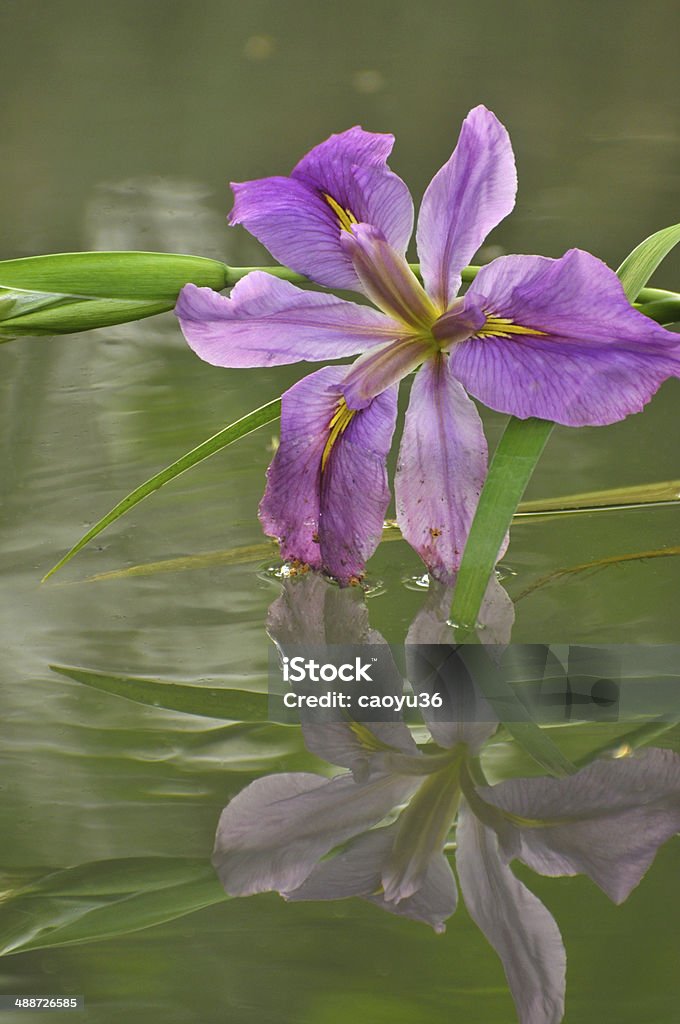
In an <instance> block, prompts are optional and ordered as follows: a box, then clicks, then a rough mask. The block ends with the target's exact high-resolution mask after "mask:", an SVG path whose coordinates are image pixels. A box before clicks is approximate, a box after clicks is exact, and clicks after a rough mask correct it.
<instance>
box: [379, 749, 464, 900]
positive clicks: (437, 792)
mask: <svg viewBox="0 0 680 1024" xmlns="http://www.w3.org/2000/svg"><path fill="white" fill-rule="evenodd" d="M459 769H460V764H459V760H457V759H454V760H452V762H451V764H450V765H449V766H448V767H447V768H442V769H440V770H439V771H437V772H435V773H433V774H432V775H429V776H428V777H427V778H426V779H425V781H424V782H422V783H421V785H420V788H419V789H418V792H417V793H416V795H415V796H414V797H413V799H412V800H411V802H410V803H409V805H408V807H407V808H406V809H405V810H403V811H402V812H401V814H400V816H399V819H398V822H397V824H398V830H397V832H396V836H395V840H394V845H393V847H392V849H391V851H390V855H389V858H388V859H387V861H386V863H385V865H384V867H383V872H382V887H383V892H384V898H385V901H386V902H387V903H400V902H401V900H404V899H408V898H409V897H411V896H413V895H414V894H415V893H416V892H418V890H419V889H420V888H421V886H422V884H423V880H424V878H425V875H426V874H427V871H428V869H429V867H430V864H431V863H432V860H433V858H434V857H436V856H438V855H439V854H441V851H442V849H443V848H444V843H445V841H446V837H447V835H448V834H449V830H450V828H451V826H452V825H453V822H454V820H455V817H456V812H457V810H458V804H459V802H460V788H459V781H458V779H459Z"/></svg>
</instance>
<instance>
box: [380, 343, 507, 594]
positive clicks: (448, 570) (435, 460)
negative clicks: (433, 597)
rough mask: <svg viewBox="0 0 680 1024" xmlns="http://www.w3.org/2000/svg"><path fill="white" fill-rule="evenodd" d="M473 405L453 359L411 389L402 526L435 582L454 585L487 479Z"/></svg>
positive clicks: (426, 372)
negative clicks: (455, 375)
mask: <svg viewBox="0 0 680 1024" xmlns="http://www.w3.org/2000/svg"><path fill="white" fill-rule="evenodd" d="M486 461H487V446H486V439H485V437H484V431H483V429H482V423H481V420H480V418H479V414H478V412H477V410H476V408H475V406H474V403H473V402H472V401H471V400H470V399H469V398H468V397H467V395H466V394H465V392H464V391H463V388H462V387H461V385H460V384H459V383H458V381H457V380H456V379H455V377H454V376H453V373H452V372H451V364H450V359H449V357H448V356H446V355H444V354H441V355H439V356H438V357H436V358H434V359H429V360H428V361H427V362H426V363H425V364H424V365H423V366H422V368H421V369H420V370H419V371H418V374H417V375H416V378H415V380H414V382H413V388H412V390H411V400H410V403H409V407H408V411H407V413H406V422H405V425H404V435H403V438H402V442H401V449H400V451H399V461H398V464H397V474H396V478H395V491H396V499H397V521H398V523H399V526H400V528H401V532H402V534H403V535H404V537H405V538H406V540H407V541H408V543H409V544H410V545H411V547H413V548H415V550H416V551H417V552H418V554H419V555H420V557H421V558H422V559H423V561H424V562H425V565H426V566H427V568H428V569H429V571H430V573H431V574H432V575H433V576H434V577H435V579H438V580H441V581H442V582H444V583H453V581H454V579H455V573H456V570H457V569H458V567H459V565H460V562H461V558H462V556H463V548H464V547H465V541H466V539H467V535H468V531H469V529H470V524H471V523H472V518H473V516H474V513H475V509H476V507H477V501H478V499H479V494H480V491H481V489H482V485H483V483H484V478H485V476H486Z"/></svg>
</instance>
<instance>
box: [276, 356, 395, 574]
mask: <svg viewBox="0 0 680 1024" xmlns="http://www.w3.org/2000/svg"><path fill="white" fill-rule="evenodd" d="M346 372H347V371H346V368H345V367H335V366H328V367H324V368H323V369H322V370H317V371H316V373H313V374H311V375H310V376H309V377H305V378H304V380H301V381H300V382H299V383H298V384H295V385H294V386H293V387H292V388H291V389H290V390H289V391H287V392H286V393H285V395H284V396H283V399H282V410H281V444H280V445H279V448H278V451H277V453H276V455H275V456H274V460H273V462H272V464H271V466H270V467H269V471H268V479H267V489H266V491H265V495H264V498H263V499H262V503H261V505H260V519H261V521H262V525H263V527H264V530H265V532H266V533H268V534H269V535H270V536H273V537H276V538H278V540H279V543H280V545H281V553H282V555H283V557H284V558H287V559H292V560H299V561H301V562H305V563H307V564H308V565H310V566H312V567H313V568H316V569H322V568H323V569H324V570H325V571H326V572H328V573H329V574H330V575H331V576H334V577H335V578H336V579H338V580H340V581H341V582H343V583H347V582H349V581H350V580H351V579H352V578H354V577H357V576H360V575H361V574H362V573H363V569H364V564H365V562H366V560H367V559H368V558H369V557H370V555H371V554H372V553H373V551H374V550H375V548H376V547H377V545H378V544H379V542H380V539H381V536H382V528H383V520H384V516H385V511H386V509H387V505H388V502H389V497H390V494H389V488H388V484H387V472H386V468H385V463H386V458H387V452H388V451H389V447H390V443H391V439H392V434H393V432H394V425H395V421H396V414H397V403H396V391H395V390H394V389H391V390H389V391H386V392H385V393H384V394H382V395H379V396H378V397H377V398H376V399H374V401H373V402H372V403H371V404H370V405H369V406H368V407H367V408H366V409H364V410H362V411H361V412H355V413H353V414H351V415H347V413H348V411H347V409H346V406H345V407H344V408H345V415H344V416H342V417H341V419H340V421H338V418H337V417H338V410H339V409H340V410H342V405H343V404H344V399H342V390H341V385H342V381H343V378H344V374H345V373H346Z"/></svg>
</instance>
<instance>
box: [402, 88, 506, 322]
mask: <svg viewBox="0 0 680 1024" xmlns="http://www.w3.org/2000/svg"><path fill="white" fill-rule="evenodd" d="M516 191H517V173H516V171H515V158H514V155H513V152H512V146H511V144H510V138H509V136H508V133H507V131H506V130H505V128H504V127H503V125H502V124H501V123H500V121H499V120H498V119H497V118H496V117H495V116H494V114H492V113H491V111H490V110H487V109H486V107H483V106H479V107H475V108H474V110H471V111H470V113H469V114H468V116H467V117H466V118H465V120H464V121H463V127H462V129H461V132H460V137H459V139H458V144H457V146H456V148H455V149H454V151H453V154H452V156H451V158H450V159H449V160H448V162H447V163H445V164H444V166H443V167H442V168H441V170H439V171H438V172H437V173H436V174H435V176H434V178H433V179H432V181H431V182H430V184H429V186H428V188H427V191H426V192H425V196H424V197H423V203H422V206H421V208H420V214H419V217H418V232H417V239H418V254H419V256H420V268H421V271H422V275H423V281H424V282H425V287H426V289H427V291H428V293H429V295H430V296H431V297H432V299H434V301H435V302H436V303H437V304H438V305H439V306H440V308H441V311H442V312H443V311H444V310H445V309H448V307H449V306H450V305H451V303H452V301H453V300H454V299H455V297H456V295H457V294H458V289H459V288H460V281H461V277H460V272H461V270H462V268H463V267H464V266H465V265H466V264H467V263H469V262H470V260H471V259H472V257H473V256H474V254H475V253H476V252H477V250H478V249H479V247H480V245H481V244H482V242H483V241H484V239H485V238H486V236H487V235H488V234H489V232H490V231H491V230H492V228H494V227H496V225H497V224H498V223H499V222H500V221H502V220H503V218H504V217H507V215H508V214H509V213H510V211H511V210H512V208H513V206H514V205H515V193H516Z"/></svg>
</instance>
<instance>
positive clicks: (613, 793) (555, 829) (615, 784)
mask: <svg viewBox="0 0 680 1024" xmlns="http://www.w3.org/2000/svg"><path fill="white" fill-rule="evenodd" d="M478 794H479V796H480V797H481V798H482V799H483V800H485V801H487V802H488V803H491V804H493V806H494V807H497V808H500V809H501V810H503V811H506V812H509V813H510V814H512V815H514V816H515V817H514V818H513V819H512V821H509V822H508V824H507V826H504V827H503V829H502V830H501V840H502V844H503V846H504V847H507V848H508V850H511V849H512V847H513V846H515V843H516V838H517V834H519V837H520V839H521V850H520V852H513V853H512V855H514V856H518V857H520V859H521V860H523V861H524V862H525V863H526V864H528V865H529V867H531V868H533V869H534V871H538V872H539V873H540V874H542V875H576V874H586V875H588V876H589V877H590V878H591V879H592V880H593V881H594V882H595V883H596V884H597V885H599V886H600V888H601V889H603V890H604V892H605V893H606V894H607V895H608V896H609V897H610V899H612V900H614V902H616V903H621V902H622V901H623V900H624V899H625V898H626V897H627V896H628V894H629V893H630V891H631V889H633V888H634V887H635V886H636V885H637V884H638V882H639V881H640V879H641V878H642V876H643V875H644V874H645V872H646V871H647V869H648V868H649V866H650V864H651V863H652V861H653V860H654V857H655V855H656V852H657V850H658V848H659V847H660V846H661V844H662V843H665V842H666V840H667V839H669V838H670V837H671V836H672V835H674V834H675V833H676V832H679V831H680V756H678V755H677V754H676V753H674V752H673V751H671V750H655V749H649V750H643V751H641V752H639V753H638V754H636V755H635V756H634V757H629V758H623V759H621V760H612V761H595V762H593V764H590V765H588V767H587V768H584V769H583V770H582V771H580V772H578V773H577V774H576V775H571V776H569V777H568V778H564V779H548V778H531V779H512V780H510V781H508V782H501V783H499V784H498V785H496V786H492V787H486V788H481V789H479V790H478ZM517 818H519V819H526V821H527V824H526V825H523V824H522V823H521V821H518V820H517Z"/></svg>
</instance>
